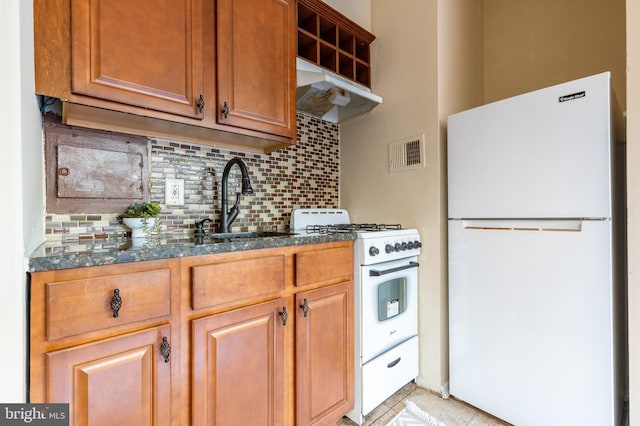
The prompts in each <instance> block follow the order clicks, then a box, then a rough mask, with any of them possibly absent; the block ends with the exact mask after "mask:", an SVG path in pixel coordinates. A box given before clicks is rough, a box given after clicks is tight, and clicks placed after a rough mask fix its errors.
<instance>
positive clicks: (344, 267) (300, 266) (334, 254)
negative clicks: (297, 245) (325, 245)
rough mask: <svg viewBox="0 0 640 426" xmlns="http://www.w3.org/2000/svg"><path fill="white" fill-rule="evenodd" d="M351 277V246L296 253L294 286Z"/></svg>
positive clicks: (336, 280) (342, 279)
mask: <svg viewBox="0 0 640 426" xmlns="http://www.w3.org/2000/svg"><path fill="white" fill-rule="evenodd" d="M352 279H353V247H352V246H349V247H335V248H329V249H323V250H314V251H305V252H301V253H297V254H296V286H303V285H307V284H319V283H322V282H340V281H345V280H352Z"/></svg>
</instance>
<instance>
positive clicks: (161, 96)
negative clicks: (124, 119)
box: [71, 0, 204, 119]
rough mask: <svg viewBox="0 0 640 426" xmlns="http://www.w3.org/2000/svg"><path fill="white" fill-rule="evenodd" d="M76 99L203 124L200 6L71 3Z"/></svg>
mask: <svg viewBox="0 0 640 426" xmlns="http://www.w3.org/2000/svg"><path fill="white" fill-rule="evenodd" d="M71 43H72V44H71V57H72V61H71V63H72V72H71V81H72V84H71V88H72V92H73V93H78V94H82V95H87V96H92V97H96V98H101V99H106V100H111V101H115V102H121V103H124V104H128V105H135V106H139V107H143V108H150V109H154V110H158V111H164V112H168V113H172V114H179V115H184V116H186V117H193V118H198V119H202V117H203V112H202V110H201V108H199V105H202V102H203V101H200V103H199V100H200V99H201V98H200V96H204V91H203V90H204V87H203V79H202V69H203V64H202V1H201V0H187V1H178V2H176V1H171V0H137V1H134V2H131V1H127V0H92V1H87V0H71Z"/></svg>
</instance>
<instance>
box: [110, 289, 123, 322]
mask: <svg viewBox="0 0 640 426" xmlns="http://www.w3.org/2000/svg"><path fill="white" fill-rule="evenodd" d="M121 307H122V298H121V297H120V289H119V288H116V289H115V290H113V297H112V298H111V310H112V311H113V317H114V318H118V312H119V311H120V308H121Z"/></svg>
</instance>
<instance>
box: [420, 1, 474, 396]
mask: <svg viewBox="0 0 640 426" xmlns="http://www.w3.org/2000/svg"><path fill="white" fill-rule="evenodd" d="M483 17H484V1H483V0H471V1H470V0H440V1H439V2H438V118H439V122H440V146H441V149H440V153H441V156H442V157H441V159H440V164H441V170H442V171H443V176H441V177H440V178H441V181H440V191H441V193H440V194H439V195H440V196H439V200H438V201H439V208H440V212H439V218H440V220H441V224H442V228H441V239H440V250H441V251H442V253H443V256H441V257H440V261H441V264H440V265H439V271H441V272H440V275H441V276H442V277H444V278H445V279H444V281H443V283H442V291H441V294H440V297H441V299H440V311H439V313H440V315H441V318H440V322H439V323H438V324H439V325H440V327H441V330H440V333H441V334H442V343H443V345H442V347H441V348H440V351H441V358H440V359H441V360H442V364H441V365H440V368H441V370H440V375H439V376H432V375H429V376H428V377H427V379H428V381H429V383H431V382H433V381H434V380H436V379H437V380H439V381H440V383H442V384H444V383H447V382H448V380H449V351H448V334H449V328H448V324H449V323H448V285H447V280H446V276H447V256H446V253H447V229H446V227H447V182H446V164H447V159H446V146H447V117H448V116H449V115H451V114H453V113H454V112H458V111H462V110H465V109H469V108H473V107H476V106H479V105H482V104H483V103H484V102H483V101H484V84H483V82H484V67H483V60H484V44H483V37H482V36H483V31H484V22H483ZM428 343H429V342H428ZM425 361H426V362H427V363H426V364H424V365H423V366H422V367H423V369H424V371H425V372H427V373H431V372H432V370H433V369H434V368H435V367H436V366H431V365H430V364H428V362H430V361H432V360H431V359H427V360H425ZM436 383H437V382H436Z"/></svg>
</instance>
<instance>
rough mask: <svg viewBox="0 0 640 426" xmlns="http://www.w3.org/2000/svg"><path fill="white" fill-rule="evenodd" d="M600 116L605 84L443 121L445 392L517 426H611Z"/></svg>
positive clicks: (609, 154) (607, 144)
mask: <svg viewBox="0 0 640 426" xmlns="http://www.w3.org/2000/svg"><path fill="white" fill-rule="evenodd" d="M611 105H612V95H611V91H610V74H609V73H608V72H607V73H602V74H598V75H595V76H591V77H586V78H583V79H579V80H575V81H571V82H568V83H564V84H560V85H556V86H553V87H549V88H545V89H541V90H537V91H534V92H530V93H527V94H524V95H520V96H516V97H513V98H509V99H505V100H502V101H498V102H494V103H491V104H487V105H484V106H481V107H478V108H474V109H471V110H468V111H464V112H460V113H457V114H454V115H451V116H450V117H449V119H448V153H447V155H448V216H449V228H448V231H449V271H448V272H449V374H450V393H451V395H453V396H454V397H456V398H458V399H461V400H463V401H466V402H468V403H469V404H471V405H474V406H476V407H478V408H480V409H482V410H484V411H486V412H488V413H490V414H493V415H495V416H497V417H499V418H501V419H503V420H506V421H507V422H509V423H513V424H516V425H518V426H526V425H563V426H570V425H580V426H584V425H598V426H606V425H614V424H618V422H619V412H620V409H619V403H618V399H619V393H620V392H619V389H617V386H618V383H617V378H618V377H617V375H618V374H619V373H620V371H621V370H620V369H621V368H623V366H622V365H621V364H622V363H620V362H618V360H617V355H618V354H617V353H616V347H617V344H619V341H618V339H617V336H616V334H617V333H620V327H623V324H620V323H618V318H619V316H620V315H621V314H622V312H620V310H621V309H622V310H623V309H624V307H623V304H622V301H621V297H623V296H621V293H620V292H621V291H622V287H621V285H622V280H623V279H624V265H623V262H624V238H623V234H624V223H623V222H621V221H620V217H619V216H618V213H619V212H618V209H617V207H616V206H617V205H618V203H619V202H621V201H622V199H621V198H617V197H616V196H615V195H616V194H618V193H620V195H622V194H624V180H623V179H618V178H617V177H616V176H614V171H615V170H616V167H614V163H616V162H617V161H620V164H623V161H621V160H617V159H618V158H619V156H618V152H623V146H621V144H617V143H614V138H613V136H612V119H611V117H612V114H611ZM618 148H619V149H618ZM619 221H620V222H619Z"/></svg>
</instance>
